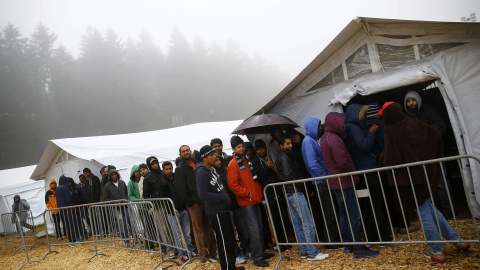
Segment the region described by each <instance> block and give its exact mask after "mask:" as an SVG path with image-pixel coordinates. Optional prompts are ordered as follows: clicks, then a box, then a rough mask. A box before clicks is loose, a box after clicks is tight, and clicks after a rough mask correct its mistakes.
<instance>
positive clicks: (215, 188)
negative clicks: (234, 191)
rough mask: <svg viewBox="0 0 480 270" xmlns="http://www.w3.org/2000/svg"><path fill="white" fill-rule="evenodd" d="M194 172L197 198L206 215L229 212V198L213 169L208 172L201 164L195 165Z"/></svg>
mask: <svg viewBox="0 0 480 270" xmlns="http://www.w3.org/2000/svg"><path fill="white" fill-rule="evenodd" d="M194 171H195V180H196V182H197V183H196V184H197V190H198V196H199V198H200V200H202V201H203V204H204V205H205V211H206V212H207V215H215V214H221V213H226V212H228V211H230V196H229V195H228V193H227V191H226V190H225V188H224V186H223V183H222V180H221V179H220V175H219V174H218V173H217V172H216V171H215V169H214V168H212V170H210V169H208V168H207V167H205V165H203V164H197V166H196V167H195V170H194Z"/></svg>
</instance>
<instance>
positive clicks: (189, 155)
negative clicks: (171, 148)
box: [180, 146, 192, 160]
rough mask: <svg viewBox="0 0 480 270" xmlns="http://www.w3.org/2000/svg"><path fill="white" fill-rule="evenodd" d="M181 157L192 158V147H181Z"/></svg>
mask: <svg viewBox="0 0 480 270" xmlns="http://www.w3.org/2000/svg"><path fill="white" fill-rule="evenodd" d="M180 157H182V158H183V159H187V160H188V159H191V158H192V151H190V147H188V146H184V147H182V148H181V149H180Z"/></svg>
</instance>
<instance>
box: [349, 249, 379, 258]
mask: <svg viewBox="0 0 480 270" xmlns="http://www.w3.org/2000/svg"><path fill="white" fill-rule="evenodd" d="M379 254H380V252H378V251H375V250H371V249H369V248H367V247H365V248H361V249H357V250H355V251H353V257H354V258H355V259H361V258H373V257H376V256H378V255H379Z"/></svg>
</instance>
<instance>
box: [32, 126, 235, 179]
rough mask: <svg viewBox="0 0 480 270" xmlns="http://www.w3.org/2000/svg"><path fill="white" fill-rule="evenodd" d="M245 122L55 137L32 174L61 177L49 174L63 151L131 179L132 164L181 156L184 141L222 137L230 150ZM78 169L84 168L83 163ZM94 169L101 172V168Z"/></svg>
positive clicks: (200, 142) (195, 144)
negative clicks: (112, 167) (110, 167)
mask: <svg viewBox="0 0 480 270" xmlns="http://www.w3.org/2000/svg"><path fill="white" fill-rule="evenodd" d="M241 122H242V121H241V120H238V121H225V122H209V123H198V124H192V125H187V126H182V127H177V128H169V129H163V130H157V131H149V132H141V133H131V134H121V135H109V136H96V137H83V138H71V139H60V140H52V141H49V142H48V145H47V148H46V149H45V151H44V152H43V155H42V157H41V159H40V161H39V162H38V165H37V167H36V168H35V171H34V172H33V173H32V175H31V178H32V179H37V180H38V179H43V178H45V181H49V180H50V178H54V179H57V178H58V177H59V175H54V177H49V179H46V177H45V176H46V172H47V171H48V170H49V168H51V167H54V166H55V165H56V163H57V160H58V157H59V156H60V155H61V154H62V153H63V151H65V152H67V153H68V154H69V155H73V156H75V157H74V158H73V159H72V161H74V160H77V162H78V160H86V161H91V162H93V165H94V167H98V166H99V165H98V164H102V165H114V166H116V167H117V169H118V170H120V174H121V177H122V179H128V178H129V173H130V168H131V167H132V166H133V165H134V164H140V163H145V161H146V158H147V157H149V156H155V157H157V158H158V160H159V162H160V163H162V162H164V161H167V160H170V161H174V160H175V159H176V158H177V157H178V156H179V147H180V146H181V145H184V144H186V145H189V146H190V148H191V149H192V151H193V150H194V149H196V150H200V148H201V147H202V146H204V145H206V144H210V140H211V139H213V138H220V139H221V140H222V141H223V144H224V151H226V152H227V153H228V152H229V150H230V149H231V147H230V137H231V135H230V134H231V132H232V131H233V130H234V129H235V128H236V127H237V126H238V125H239V124H240V123H241ZM69 163H70V161H68V160H67V161H63V162H61V163H60V165H61V166H65V167H67V166H70V165H69ZM82 166H84V165H83V164H82ZM77 169H78V170H82V169H83V167H79V168H77ZM91 169H92V172H93V173H94V174H97V176H98V172H97V171H96V170H94V169H93V168H91ZM67 176H70V177H72V178H75V177H76V175H67ZM75 180H76V179H75Z"/></svg>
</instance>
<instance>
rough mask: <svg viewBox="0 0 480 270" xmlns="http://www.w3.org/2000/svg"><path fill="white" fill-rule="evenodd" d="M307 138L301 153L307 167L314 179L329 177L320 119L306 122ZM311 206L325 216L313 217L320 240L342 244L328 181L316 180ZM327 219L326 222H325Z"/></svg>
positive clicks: (309, 119) (308, 119)
mask: <svg viewBox="0 0 480 270" xmlns="http://www.w3.org/2000/svg"><path fill="white" fill-rule="evenodd" d="M305 130H306V133H305V138H304V139H303V142H302V149H301V153H302V156H303V160H304V161H305V166H306V169H307V170H308V172H309V173H310V175H311V177H312V178H316V177H323V176H326V175H328V171H327V165H325V161H324V160H323V156H322V151H321V148H320V144H319V142H318V140H320V138H321V137H322V135H323V126H322V122H321V121H320V119H317V118H313V117H309V118H307V119H306V120H305ZM312 184H313V186H314V188H313V189H314V191H313V196H312V198H311V200H310V201H311V204H312V208H313V209H322V210H323V214H316V215H313V219H314V221H315V225H316V227H317V228H319V231H318V233H319V234H320V235H319V238H321V239H322V241H323V242H327V243H328V242H340V241H339V240H340V239H339V237H338V229H337V226H336V218H335V210H334V207H335V206H334V205H333V204H332V200H331V198H332V194H331V192H330V189H329V188H328V184H327V180H326V179H323V180H314V181H312ZM324 217H325V220H324ZM340 248H341V246H336V245H326V246H325V249H327V250H328V249H330V250H335V249H340Z"/></svg>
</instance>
